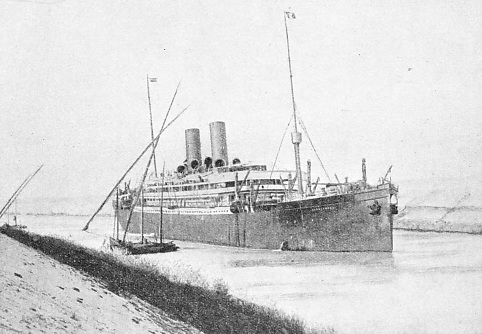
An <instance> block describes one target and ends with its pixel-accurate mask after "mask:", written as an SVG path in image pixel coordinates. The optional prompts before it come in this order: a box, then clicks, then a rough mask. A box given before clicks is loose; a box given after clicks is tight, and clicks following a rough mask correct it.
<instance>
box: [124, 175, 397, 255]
mask: <svg viewBox="0 0 482 334" xmlns="http://www.w3.org/2000/svg"><path fill="white" fill-rule="evenodd" d="M393 191H394V190H393V189H392V188H391V186H390V185H389V184H386V185H382V186H379V187H378V188H374V189H371V190H366V191H362V192H359V193H355V194H345V195H338V196H332V197H319V198H311V199H305V200H301V201H293V202H289V203H281V204H278V205H277V206H276V207H275V208H272V209H271V210H269V211H263V210H261V211H258V212H241V213H237V214H228V213H226V214H217V215H207V214H206V215H200V214H182V213H174V212H170V213H166V212H164V214H163V237H164V238H166V239H174V240H185V241H194V242H202V243H211V244H218V245H228V246H235V247H251V248H267V249H279V248H280V247H281V245H282V244H284V247H283V248H284V249H286V248H287V249H291V250H311V251H338V252H349V251H382V252H390V251H392V250H393V239H392V225H393V214H392V212H391V208H390V194H391V193H393ZM375 201H377V203H378V205H377V208H375V210H374V209H373V205H374V203H375ZM370 207H371V208H370ZM128 215H129V210H128V209H119V210H118V217H119V221H120V223H121V226H122V228H124V229H125V226H126V220H127V217H128ZM159 220H160V214H159V212H155V213H149V212H144V213H143V222H144V223H143V226H144V233H157V231H158V226H159V225H158V224H159ZM140 226H141V213H140V212H136V211H135V212H134V214H133V216H132V219H131V223H130V226H129V232H132V233H140Z"/></svg>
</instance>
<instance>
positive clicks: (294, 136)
mask: <svg viewBox="0 0 482 334" xmlns="http://www.w3.org/2000/svg"><path fill="white" fill-rule="evenodd" d="M286 18H292V19H294V18H295V15H294V14H293V13H290V12H284V19H285V30H286V45H287V47H288V66H289V69H290V83H291V101H292V103H293V121H294V131H293V132H292V133H291V142H292V143H293V146H294V149H295V164H296V179H297V180H298V193H299V195H300V196H301V197H303V177H302V174H301V158H300V144H301V138H302V137H301V132H298V120H297V117H296V103H295V93H294V89H293V72H292V70H291V54H290V40H289V36H288V24H287V22H286Z"/></svg>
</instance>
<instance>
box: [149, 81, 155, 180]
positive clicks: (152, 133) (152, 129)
mask: <svg viewBox="0 0 482 334" xmlns="http://www.w3.org/2000/svg"><path fill="white" fill-rule="evenodd" d="M149 82H157V78H149V74H148V75H147V100H148V101H149V117H150V120H151V140H152V141H153V142H154V128H153V126H152V110H151V92H150V89H149ZM152 155H153V156H154V174H155V176H156V177H157V163H156V148H155V147H154V145H153V146H152Z"/></svg>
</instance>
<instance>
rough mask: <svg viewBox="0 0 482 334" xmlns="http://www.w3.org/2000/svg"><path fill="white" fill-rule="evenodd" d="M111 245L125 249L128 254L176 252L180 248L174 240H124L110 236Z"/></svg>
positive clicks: (112, 247) (111, 247)
mask: <svg viewBox="0 0 482 334" xmlns="http://www.w3.org/2000/svg"><path fill="white" fill-rule="evenodd" d="M109 247H110V249H111V250H113V249H123V250H125V251H126V252H127V253H128V254H131V255H139V254H154V253H167V252H174V251H176V250H178V249H179V247H177V246H176V245H175V244H174V243H173V242H172V241H171V242H162V243H161V242H149V241H147V240H145V241H144V242H131V241H125V242H124V241H122V240H118V239H115V238H112V237H110V238H109Z"/></svg>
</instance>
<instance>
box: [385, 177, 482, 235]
mask: <svg viewBox="0 0 482 334" xmlns="http://www.w3.org/2000/svg"><path fill="white" fill-rule="evenodd" d="M399 194H400V204H401V205H400V209H401V210H400V212H399V215H398V216H397V217H396V219H395V221H394V228H399V229H407V230H418V231H436V232H463V233H473V234H482V180H477V179H475V178H463V179H435V178H428V179H423V180H413V181H408V182H404V183H403V182H402V183H401V184H400V192H399Z"/></svg>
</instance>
